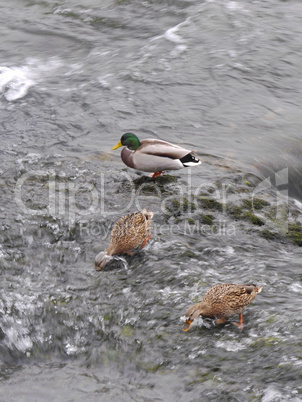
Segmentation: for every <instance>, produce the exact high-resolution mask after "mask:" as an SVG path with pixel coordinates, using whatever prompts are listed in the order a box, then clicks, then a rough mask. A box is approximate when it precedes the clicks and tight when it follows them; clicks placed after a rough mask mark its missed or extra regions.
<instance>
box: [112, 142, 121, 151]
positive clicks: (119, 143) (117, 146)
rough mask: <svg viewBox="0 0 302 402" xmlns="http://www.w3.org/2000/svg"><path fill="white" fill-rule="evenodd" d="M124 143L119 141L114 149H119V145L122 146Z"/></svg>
mask: <svg viewBox="0 0 302 402" xmlns="http://www.w3.org/2000/svg"><path fill="white" fill-rule="evenodd" d="M122 146H123V144H122V142H121V141H119V142H118V143H117V144H116V145H115V146H114V147H113V148H112V149H118V148H119V147H122Z"/></svg>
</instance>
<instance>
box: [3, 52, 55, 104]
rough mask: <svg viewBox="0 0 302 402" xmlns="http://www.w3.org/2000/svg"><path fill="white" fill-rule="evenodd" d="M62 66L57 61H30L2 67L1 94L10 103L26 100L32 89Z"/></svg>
mask: <svg viewBox="0 0 302 402" xmlns="http://www.w3.org/2000/svg"><path fill="white" fill-rule="evenodd" d="M61 66H62V63H61V62H60V61H59V60H58V59H57V58H53V59H49V60H46V61H42V60H38V59H28V60H26V61H25V63H24V64H23V65H20V66H11V67H7V66H0V92H1V93H3V96H4V97H5V99H6V100H7V101H9V102H13V101H16V100H18V99H22V98H24V97H25V96H26V95H27V94H28V92H29V91H30V89H31V88H32V87H34V86H36V85H38V84H41V83H42V82H43V81H44V80H46V79H47V77H51V76H52V75H53V74H54V73H55V71H56V70H57V69H58V68H59V67H61Z"/></svg>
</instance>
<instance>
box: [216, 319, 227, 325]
mask: <svg viewBox="0 0 302 402" xmlns="http://www.w3.org/2000/svg"><path fill="white" fill-rule="evenodd" d="M226 321H227V320H226V318H217V319H216V320H214V322H215V324H216V325H221V324H225V323H226Z"/></svg>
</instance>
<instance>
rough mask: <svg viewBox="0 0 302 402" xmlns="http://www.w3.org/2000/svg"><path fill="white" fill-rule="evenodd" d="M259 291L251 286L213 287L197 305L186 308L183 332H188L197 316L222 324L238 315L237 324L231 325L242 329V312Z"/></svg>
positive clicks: (226, 284) (259, 289) (227, 285)
mask: <svg viewBox="0 0 302 402" xmlns="http://www.w3.org/2000/svg"><path fill="white" fill-rule="evenodd" d="M261 290H262V287H258V286H256V285H253V284H248V285H237V284H232V283H223V284H219V285H215V286H213V287H212V288H211V289H209V290H208V291H207V293H206V294H205V295H204V297H203V298H202V300H201V301H200V302H199V303H196V304H194V305H193V306H191V307H189V308H188V310H187V311H186V313H185V315H186V317H187V320H186V323H185V325H184V327H183V330H184V331H188V330H189V329H190V326H191V324H192V322H193V321H194V319H196V318H197V317H198V316H199V315H201V316H202V317H205V318H212V319H216V320H215V323H216V324H223V323H225V322H226V319H227V317H230V316H232V315H234V314H239V323H237V322H233V324H234V325H236V326H238V327H239V328H240V329H242V328H243V310H244V308H245V307H246V306H247V305H248V304H250V303H251V301H252V300H253V299H254V298H255V296H256V295H257V293H260V292H261Z"/></svg>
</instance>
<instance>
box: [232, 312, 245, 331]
mask: <svg viewBox="0 0 302 402" xmlns="http://www.w3.org/2000/svg"><path fill="white" fill-rule="evenodd" d="M232 324H233V325H235V326H236V327H238V328H239V329H240V331H242V330H243V327H244V325H243V314H239V322H234V321H232Z"/></svg>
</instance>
